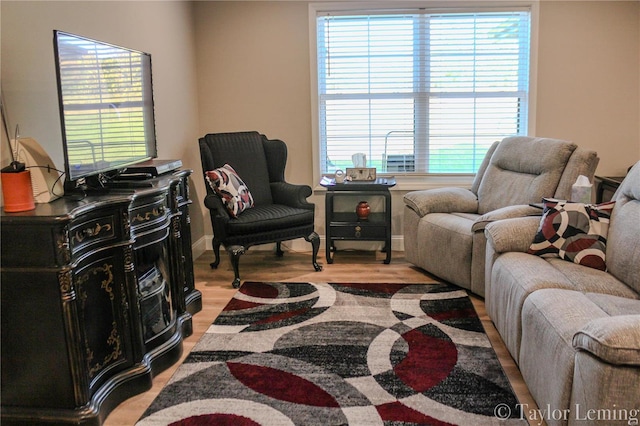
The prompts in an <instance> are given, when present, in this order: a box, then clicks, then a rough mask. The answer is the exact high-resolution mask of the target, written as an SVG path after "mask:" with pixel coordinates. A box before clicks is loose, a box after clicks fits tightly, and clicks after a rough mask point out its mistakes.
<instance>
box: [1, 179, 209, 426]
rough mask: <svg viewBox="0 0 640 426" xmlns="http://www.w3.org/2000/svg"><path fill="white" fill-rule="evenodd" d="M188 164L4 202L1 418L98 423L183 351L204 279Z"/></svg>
mask: <svg viewBox="0 0 640 426" xmlns="http://www.w3.org/2000/svg"><path fill="white" fill-rule="evenodd" d="M190 174H191V171H189V170H180V171H176V172H173V173H169V174H166V175H161V176H158V177H156V178H153V179H151V180H150V182H151V185H150V186H148V187H146V188H133V189H126V188H122V189H118V190H117V191H116V190H114V191H111V192H109V193H107V194H102V195H89V196H88V197H86V198H84V199H72V198H70V197H63V198H61V199H58V200H55V201H53V202H51V203H48V204H37V205H36V209H35V210H32V211H27V212H21V213H5V212H2V214H1V216H0V219H1V229H0V230H1V235H2V240H1V249H2V257H1V263H0V274H1V280H2V281H1V283H2V291H1V299H2V306H1V309H2V328H1V330H0V333H1V338H2V342H1V344H2V346H1V351H2V360H1V370H2V378H1V379H2V381H1V395H2V412H1V423H2V425H3V426H4V425H14V424H21V425H35V424H49V425H53V424H55V425H62V424H74V425H100V424H102V422H103V421H104V419H105V418H106V417H107V415H108V414H109V412H110V411H111V410H112V409H113V408H115V407H116V406H117V405H118V404H119V403H120V402H122V401H123V400H125V399H127V398H129V397H131V396H133V395H135V394H138V393H141V392H144V391H146V390H148V389H149V388H151V384H152V379H153V377H154V376H155V375H156V374H157V373H159V372H160V371H162V370H164V369H166V368H167V367H169V366H171V365H172V364H174V363H175V362H176V361H178V359H179V358H180V355H181V354H182V341H183V338H184V337H186V336H188V335H190V334H191V333H192V315H193V314H195V313H196V312H198V311H200V310H201V309H202V295H201V293H200V291H198V290H197V289H196V288H195V285H194V275H193V257H192V252H191V234H190V231H191V230H190V219H189V204H190V203H191V201H190V199H189V183H188V178H189V176H190Z"/></svg>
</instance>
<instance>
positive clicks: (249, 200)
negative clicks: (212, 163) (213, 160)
mask: <svg viewBox="0 0 640 426" xmlns="http://www.w3.org/2000/svg"><path fill="white" fill-rule="evenodd" d="M205 177H206V179H207V182H209V186H211V189H213V190H214V191H215V193H216V194H218V195H219V196H220V198H221V199H222V202H223V203H224V205H225V207H226V208H227V210H228V211H229V214H231V216H233V217H238V215H239V214H240V213H242V212H243V211H245V210H246V209H249V208H251V207H253V196H252V195H251V192H250V191H249V188H248V187H247V185H246V184H245V183H244V181H243V180H242V179H241V178H240V176H238V174H237V173H236V171H235V170H234V169H233V167H231V166H230V165H228V164H225V165H224V166H222V167H218V168H217V169H215V170H208V171H206V172H205Z"/></svg>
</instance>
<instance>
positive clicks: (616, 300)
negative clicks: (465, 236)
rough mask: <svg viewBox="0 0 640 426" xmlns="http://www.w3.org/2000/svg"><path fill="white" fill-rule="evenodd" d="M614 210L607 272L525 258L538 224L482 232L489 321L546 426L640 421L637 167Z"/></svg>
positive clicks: (519, 221)
mask: <svg viewBox="0 0 640 426" xmlns="http://www.w3.org/2000/svg"><path fill="white" fill-rule="evenodd" d="M613 200H615V205H614V207H613V209H612V210H611V217H610V221H609V228H608V234H607V241H606V249H605V260H606V268H607V270H606V271H602V270H599V269H593V268H590V267H587V266H582V265H579V264H576V263H573V262H570V261H566V260H562V259H560V258H557V257H555V258H545V257H540V256H537V255H534V254H527V253H526V252H527V250H528V249H529V247H530V245H531V243H532V241H533V239H534V236H535V235H536V233H537V231H538V227H539V225H540V218H539V217H526V218H512V219H507V220H504V221H499V222H494V223H491V224H489V225H487V227H486V230H485V234H486V237H487V257H486V271H487V273H486V280H485V281H486V295H485V304H486V308H487V313H488V315H489V317H490V318H491V320H492V321H493V323H494V324H495V326H496V329H497V330H498V332H499V333H500V336H501V337H502V339H503V341H504V342H505V345H506V346H507V348H508V350H509V352H510V353H511V355H512V356H513V358H514V360H515V361H516V362H517V363H518V366H519V368H520V371H521V373H522V376H523V378H524V380H525V382H526V384H527V386H528V388H529V391H530V392H531V394H532V396H533V397H534V399H535V400H536V403H537V404H538V406H539V407H541V408H544V409H551V410H555V412H556V413H557V416H556V417H557V418H548V419H545V420H546V421H547V423H548V424H550V425H556V424H557V425H565V424H570V425H572V424H576V425H579V424H580V425H581V424H599V425H615V424H620V425H626V424H638V422H639V421H640V293H639V292H640V162H638V163H637V164H636V165H635V166H634V167H633V168H632V169H631V171H630V172H629V173H628V175H627V177H626V178H625V180H624V181H623V182H622V184H621V185H620V187H619V188H618V190H617V192H616V194H615V195H614V198H613ZM525 414H526V413H525Z"/></svg>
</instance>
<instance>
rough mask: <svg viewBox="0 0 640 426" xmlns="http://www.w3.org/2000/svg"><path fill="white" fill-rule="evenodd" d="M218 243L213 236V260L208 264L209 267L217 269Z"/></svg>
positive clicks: (218, 257) (218, 262)
mask: <svg viewBox="0 0 640 426" xmlns="http://www.w3.org/2000/svg"><path fill="white" fill-rule="evenodd" d="M220 244H222V243H221V242H220V241H218V240H216V239H215V238H214V239H213V257H214V259H213V262H211V263H210V264H209V266H211V269H217V268H218V265H219V264H220Z"/></svg>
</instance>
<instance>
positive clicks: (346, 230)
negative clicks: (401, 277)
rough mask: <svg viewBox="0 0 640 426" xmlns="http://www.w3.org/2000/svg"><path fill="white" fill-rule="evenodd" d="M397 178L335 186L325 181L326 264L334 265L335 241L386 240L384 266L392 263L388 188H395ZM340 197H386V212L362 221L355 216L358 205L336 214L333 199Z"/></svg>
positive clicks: (321, 183)
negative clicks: (350, 209)
mask: <svg viewBox="0 0 640 426" xmlns="http://www.w3.org/2000/svg"><path fill="white" fill-rule="evenodd" d="M395 184H396V180H395V178H393V177H391V178H378V179H376V180H375V181H371V182H368V181H367V182H364V181H351V182H345V183H335V181H334V180H333V179H328V178H323V179H322V181H321V182H320V185H322V186H324V187H325V188H327V193H326V195H325V229H326V231H325V232H326V256H327V263H333V258H332V253H333V252H335V251H336V248H335V242H336V241H338V240H343V241H345V240H350V241H384V247H383V249H382V251H384V252H386V254H387V256H386V258H385V260H384V263H385V264H389V263H390V262H391V193H390V192H389V188H391V187H393V186H395ZM340 196H351V197H354V198H356V197H357V198H358V199H362V200H365V201H366V200H368V199H370V198H371V197H375V196H381V197H384V201H385V202H384V206H385V207H384V211H383V212H371V213H370V214H369V216H368V217H367V219H359V218H358V216H357V215H356V211H355V208H356V204H357V203H356V204H354V206H353V210H352V211H346V212H342V211H334V208H333V207H334V199H335V198H336V197H340Z"/></svg>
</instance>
